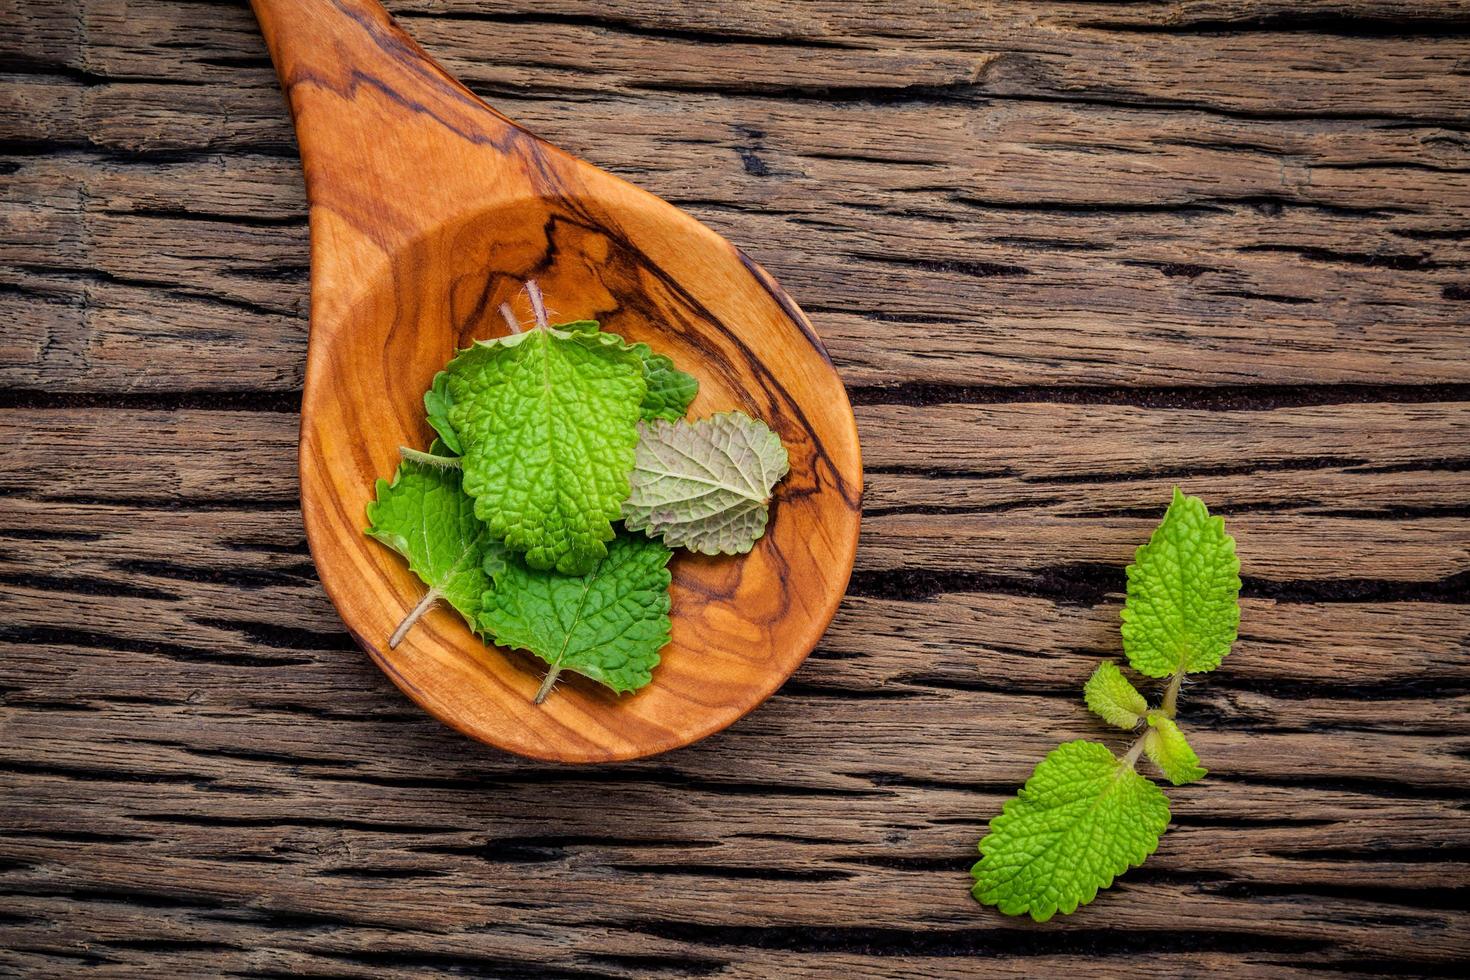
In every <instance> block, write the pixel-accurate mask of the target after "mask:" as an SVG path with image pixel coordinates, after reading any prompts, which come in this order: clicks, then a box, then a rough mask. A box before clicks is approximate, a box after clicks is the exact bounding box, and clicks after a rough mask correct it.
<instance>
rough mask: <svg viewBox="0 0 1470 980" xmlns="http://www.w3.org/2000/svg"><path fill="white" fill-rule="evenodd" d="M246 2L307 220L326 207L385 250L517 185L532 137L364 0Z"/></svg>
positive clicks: (509, 193) (321, 216)
mask: <svg viewBox="0 0 1470 980" xmlns="http://www.w3.org/2000/svg"><path fill="white" fill-rule="evenodd" d="M251 7H252V8H253V9H254V10H255V15H256V18H257V19H258V20H259V21H260V27H261V31H262V32H263V33H264V34H265V42H266V46H267V47H268V48H269V49H270V53H271V59H272V60H273V61H274V62H275V65H276V74H277V76H278V77H279V78H280V82H281V87H282V89H283V90H284V91H285V93H286V101H287V103H288V104H289V106H290V109H291V115H292V118H293V119H294V121H295V125H296V139H297V143H298V144H299V146H300V149H301V161H302V166H303V169H304V170H305V173H306V190H307V198H308V200H309V201H310V203H311V207H312V224H313V229H314V230H315V229H316V228H317V227H318V225H320V224H323V222H324V220H325V217H326V215H325V212H330V213H331V214H332V215H335V216H336V217H337V218H339V219H343V220H344V221H345V223H346V225H348V226H350V236H351V237H356V238H359V239H362V240H363V241H362V242H361V244H368V245H371V246H375V250H377V251H381V252H384V253H391V252H392V251H393V250H394V249H395V248H397V247H398V246H400V245H402V244H404V243H405V242H406V241H409V240H412V239H413V238H415V237H417V236H419V235H421V234H422V233H423V232H425V231H426V230H429V229H431V228H434V227H436V226H438V225H439V224H442V223H443V222H444V221H445V220H448V219H450V218H452V217H453V216H455V215H456V214H461V213H464V212H465V211H466V209H467V208H473V207H489V206H494V205H495V204H496V203H497V202H498V201H503V200H506V199H509V198H512V197H514V196H516V195H518V194H520V193H523V190H524V183H525V176H524V174H525V170H526V168H525V166H524V159H523V158H524V157H525V156H526V155H527V154H528V153H533V152H534V149H533V144H540V141H539V140H537V139H536V138H535V137H533V136H531V135H530V134H529V133H527V132H526V131H524V130H522V129H521V128H520V127H518V126H516V125H515V124H514V123H512V122H511V121H510V120H508V119H506V118H505V117H504V116H502V115H500V114H499V113H498V112H496V111H495V110H494V109H491V108H490V107H489V106H487V105H485V104H484V103H483V102H481V101H480V100H479V99H478V98H477V97H476V96H475V95H474V94H473V93H471V92H470V91H469V89H467V88H465V87H464V86H463V85H461V84H460V83H459V82H458V81H456V80H455V79H454V78H453V77H451V76H450V74H449V73H448V72H446V71H445V70H444V69H443V68H441V67H440V66H439V65H438V64H437V63H435V62H434V60H433V59H432V58H430V57H429V56H428V55H427V54H426V53H425V52H424V51H423V49H422V48H420V47H419V46H418V45H417V44H416V43H415V42H414V41H413V39H412V38H410V37H409V36H408V35H407V34H405V33H404V32H403V31H402V30H401V29H400V28H399V27H398V25H397V24H395V23H394V22H393V19H392V18H391V17H390V16H389V15H388V12H387V11H386V10H384V9H383V8H382V6H380V5H379V4H378V3H376V2H374V0H251ZM541 145H543V146H544V144H541ZM330 224H331V223H330V222H327V225H330ZM322 231H323V233H325V234H327V235H331V234H334V233H335V232H339V231H340V232H342V233H349V229H348V228H340V229H334V228H332V227H323V228H322ZM313 237H314V238H315V234H314V235H313ZM324 244H326V243H325V242H324ZM332 244H333V245H334V246H343V245H348V246H350V245H354V244H358V243H356V242H352V241H342V240H334V241H332ZM336 250H337V251H341V249H340V248H337V249H336Z"/></svg>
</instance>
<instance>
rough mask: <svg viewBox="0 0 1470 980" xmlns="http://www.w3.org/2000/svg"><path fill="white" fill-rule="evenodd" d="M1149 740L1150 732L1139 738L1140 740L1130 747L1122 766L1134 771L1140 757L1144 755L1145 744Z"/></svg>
mask: <svg viewBox="0 0 1470 980" xmlns="http://www.w3.org/2000/svg"><path fill="white" fill-rule="evenodd" d="M1146 738H1148V732H1144V733H1143V734H1142V735H1140V736H1138V740H1137V741H1135V742H1134V743H1133V744H1132V745H1131V746H1129V747H1128V752H1127V753H1126V754H1125V755H1124V756H1123V758H1122V760H1121V761H1122V764H1123V765H1125V766H1127V767H1128V768H1129V769H1132V768H1133V766H1134V765H1135V764H1136V763H1137V762H1138V757H1139V756H1141V755H1143V742H1144V739H1146Z"/></svg>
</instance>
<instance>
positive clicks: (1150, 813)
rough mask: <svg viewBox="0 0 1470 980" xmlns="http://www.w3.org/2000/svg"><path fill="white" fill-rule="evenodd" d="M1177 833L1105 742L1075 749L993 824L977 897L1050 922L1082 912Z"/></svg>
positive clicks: (1154, 797) (1157, 795) (1058, 754)
mask: <svg viewBox="0 0 1470 980" xmlns="http://www.w3.org/2000/svg"><path fill="white" fill-rule="evenodd" d="M1168 825H1169V801H1168V800H1167V799H1166V798H1165V796H1164V793H1163V791H1162V790H1160V789H1159V788H1158V787H1157V786H1156V785H1154V784H1153V782H1151V781H1150V780H1148V779H1145V778H1144V777H1143V776H1140V775H1139V774H1138V773H1137V772H1135V771H1134V769H1133V766H1132V764H1131V763H1129V762H1124V761H1121V760H1119V759H1117V758H1116V757H1114V755H1113V753H1112V752H1111V751H1110V750H1109V749H1108V747H1107V746H1105V745H1103V744H1101V743H1099V742H1088V741H1076V742H1066V743H1064V744H1062V745H1060V746H1058V747H1057V748H1055V749H1053V750H1052V751H1051V752H1050V753H1049V754H1048V755H1047V757H1046V758H1045V759H1043V760H1041V762H1040V763H1039V764H1038V765H1037V766H1036V769H1035V771H1034V772H1032V774H1031V778H1030V779H1028V780H1027V781H1026V785H1025V786H1024V787H1022V789H1021V792H1020V793H1019V794H1018V795H1017V796H1016V797H1015V798H1014V799H1012V800H1011V801H1010V802H1008V803H1006V805H1005V807H1004V809H1003V810H1002V811H1001V813H1000V815H998V816H997V817H995V819H993V820H991V821H990V832H989V833H988V834H986V836H985V837H984V838H983V839H982V840H981V841H980V854H981V858H980V860H979V861H978V862H976V864H975V866H974V867H973V868H972V869H971V872H970V873H971V874H972V875H973V876H974V879H975V884H974V887H973V888H972V889H971V894H972V895H974V897H975V898H976V899H977V900H978V901H980V902H982V903H984V904H986V905H994V906H995V907H996V908H998V909H1000V911H1002V912H1004V913H1006V914H1007V915H1021V914H1029V915H1030V916H1031V917H1032V918H1033V919H1035V920H1036V921H1038V922H1045V921H1046V920H1047V919H1050V918H1051V917H1052V916H1053V915H1055V914H1056V913H1057V912H1061V913H1063V914H1067V913H1071V912H1074V911H1076V910H1077V907H1078V906H1080V905H1086V904H1087V903H1088V902H1090V901H1092V899H1093V898H1094V897H1096V895H1097V892H1098V889H1100V888H1107V887H1108V886H1109V885H1111V884H1112V883H1113V879H1114V878H1116V877H1117V876H1118V875H1120V874H1122V873H1123V872H1125V871H1127V870H1128V869H1129V868H1132V867H1136V866H1137V865H1139V864H1142V863H1143V861H1144V859H1145V858H1147V857H1148V856H1149V855H1150V854H1152V853H1153V852H1154V850H1155V849H1156V848H1157V847H1158V845H1159V837H1160V836H1161V835H1162V834H1163V833H1164V829H1165V828H1166V827H1167V826H1168Z"/></svg>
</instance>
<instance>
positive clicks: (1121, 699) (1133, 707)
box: [1082, 660, 1148, 728]
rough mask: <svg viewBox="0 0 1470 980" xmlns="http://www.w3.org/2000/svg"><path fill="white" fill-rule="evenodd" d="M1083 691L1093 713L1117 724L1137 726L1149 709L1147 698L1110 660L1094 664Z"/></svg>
mask: <svg viewBox="0 0 1470 980" xmlns="http://www.w3.org/2000/svg"><path fill="white" fill-rule="evenodd" d="M1082 694H1083V697H1085V698H1086V699H1087V707H1088V708H1089V709H1090V710H1091V711H1092V713H1093V714H1095V715H1097V716H1098V717H1099V718H1101V719H1102V720H1103V721H1105V722H1107V723H1108V724H1109V725H1113V726H1114V727H1117V728H1134V727H1137V725H1138V723H1139V722H1140V721H1142V720H1143V716H1144V715H1145V714H1146V713H1147V712H1148V702H1147V701H1145V700H1144V699H1143V695H1142V694H1139V693H1138V689H1137V688H1136V687H1134V686H1133V685H1132V684H1131V683H1130V682H1129V680H1128V678H1126V677H1124V676H1123V672H1122V671H1121V670H1119V669H1118V665H1117V664H1115V663H1113V662H1112V661H1111V660H1104V661H1103V662H1102V663H1100V664H1098V665H1097V669H1096V670H1094V671H1093V672H1092V676H1091V677H1089V678H1088V679H1087V686H1086V687H1084V688H1083V689H1082Z"/></svg>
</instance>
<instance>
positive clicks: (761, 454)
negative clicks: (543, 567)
mask: <svg viewBox="0 0 1470 980" xmlns="http://www.w3.org/2000/svg"><path fill="white" fill-rule="evenodd" d="M639 429H640V436H641V437H640V439H639V442H638V449H637V453H636V456H635V462H634V466H633V473H632V475H631V476H630V478H629V482H630V486H631V493H630V495H629V497H628V499H627V501H626V502H625V503H624V504H623V517H624V520H625V521H626V522H627V526H628V528H629V529H630V530H635V531H645V532H646V533H648V534H649V535H653V536H658V537H661V538H663V540H664V543H665V544H667V545H669V546H670V547H683V548H688V549H690V550H691V551H697V552H700V553H703V554H708V555H715V554H743V553H744V552H747V551H749V550H750V548H751V546H752V545H753V544H754V543H755V542H756V540H757V539H758V538H760V536H761V535H762V534H763V533H764V532H765V527H766V522H767V519H768V511H769V508H770V498H771V490H772V488H773V487H774V486H775V484H776V482H777V481H778V480H780V479H781V477H783V476H785V475H786V473H787V471H788V470H789V469H790V461H789V459H788V456H787V453H786V448H785V447H784V446H783V445H781V440H780V438H779V437H778V436H777V435H776V434H775V433H774V432H772V431H771V430H770V428H769V427H767V426H766V425H765V424H764V423H761V422H758V421H756V420H754V419H751V418H750V417H749V416H746V415H744V414H742V413H740V412H725V413H722V414H719V415H714V416H711V417H709V418H705V419H699V420H698V421H695V422H674V423H670V422H665V421H654V422H646V423H643V424H642V425H640V427H639Z"/></svg>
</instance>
